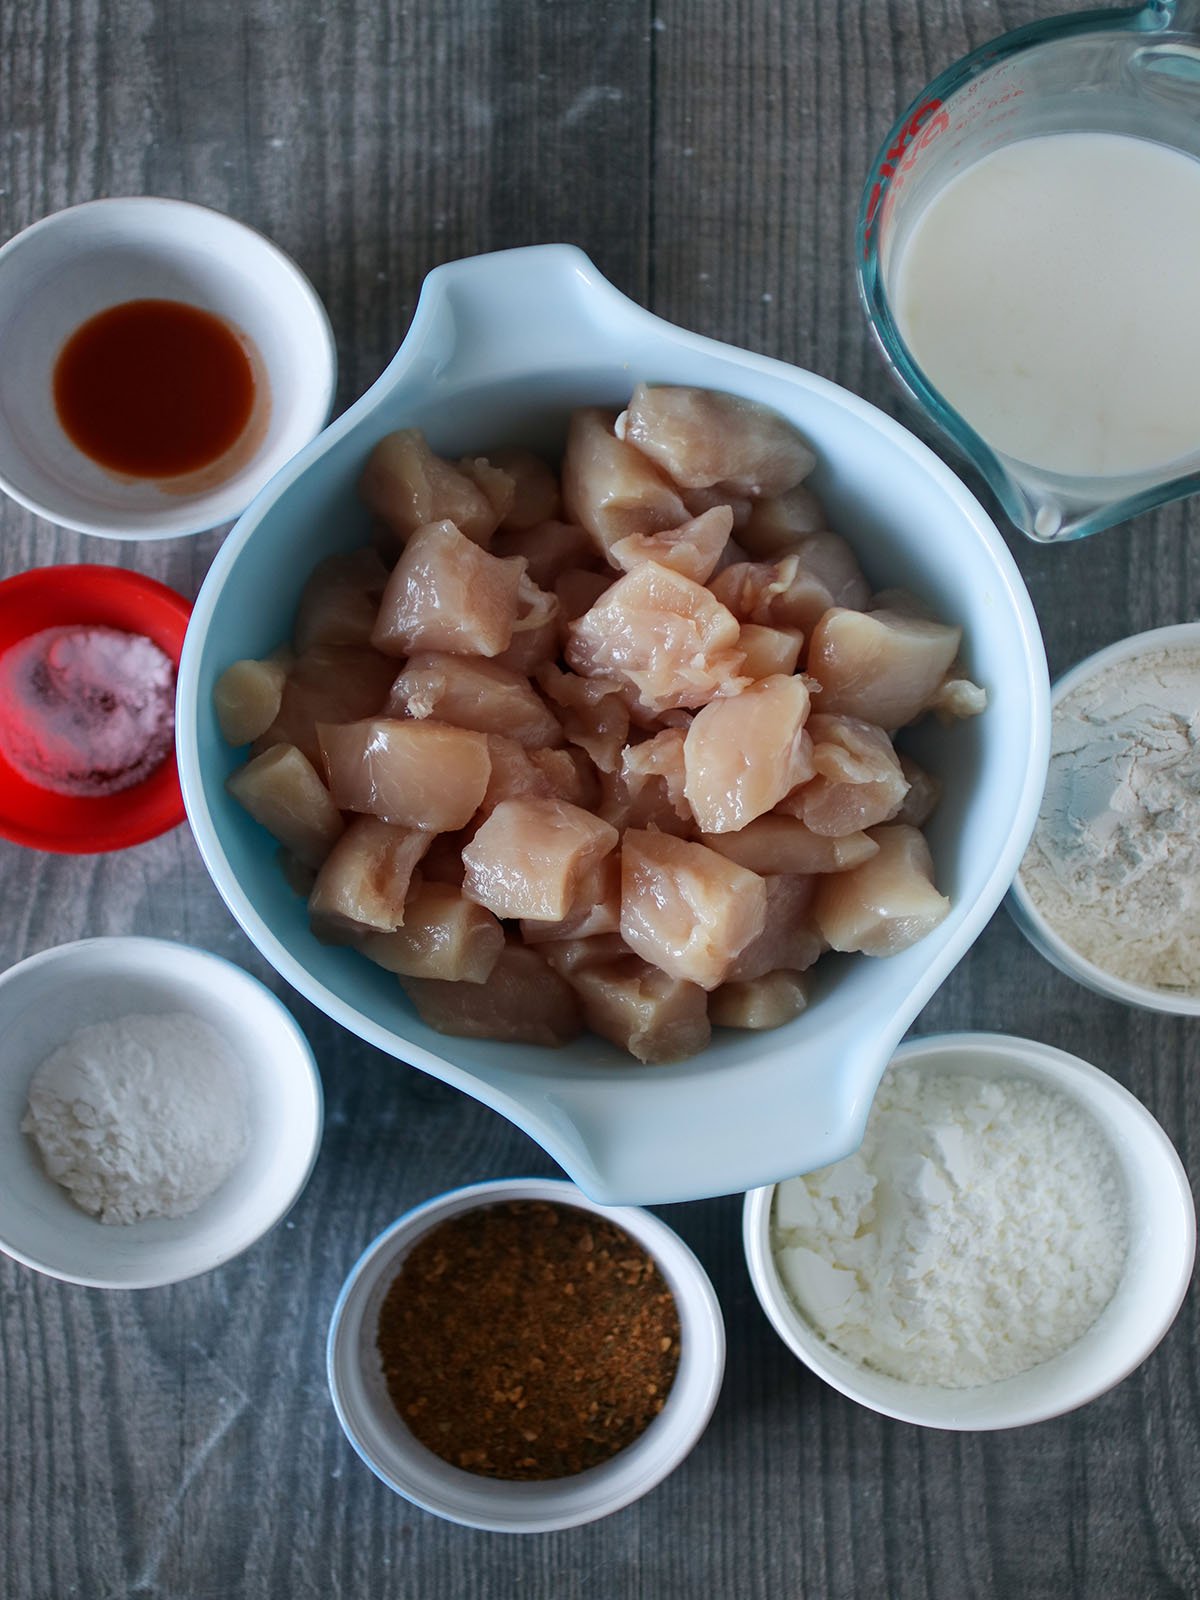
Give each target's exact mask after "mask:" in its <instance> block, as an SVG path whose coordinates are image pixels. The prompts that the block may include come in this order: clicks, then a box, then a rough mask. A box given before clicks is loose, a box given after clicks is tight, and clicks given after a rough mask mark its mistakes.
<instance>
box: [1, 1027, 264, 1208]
mask: <svg viewBox="0 0 1200 1600" xmlns="http://www.w3.org/2000/svg"><path fill="white" fill-rule="evenodd" d="M21 1130H22V1132H24V1133H28V1134H31V1135H32V1137H33V1139H34V1142H35V1143H36V1144H37V1147H38V1150H39V1151H40V1153H41V1157H42V1161H43V1163H44V1165H45V1168H46V1171H47V1172H48V1173H49V1174H50V1176H51V1177H52V1178H53V1179H54V1180H55V1182H56V1183H60V1184H62V1186H63V1188H64V1189H66V1190H67V1191H68V1193H69V1194H70V1196H71V1198H72V1199H73V1200H74V1201H75V1202H76V1204H77V1205H79V1206H81V1207H82V1209H83V1210H84V1211H89V1212H91V1213H93V1214H94V1215H95V1216H98V1217H99V1219H100V1221H101V1222H140V1221H142V1220H144V1219H145V1218H149V1217H184V1216H187V1215H188V1213H189V1212H192V1211H194V1210H195V1209H196V1207H197V1206H199V1205H200V1204H201V1203H202V1202H203V1201H205V1200H207V1199H208V1197H209V1195H211V1194H212V1193H214V1191H215V1190H216V1189H217V1188H219V1187H220V1185H221V1184H222V1183H223V1182H224V1181H225V1179H226V1178H227V1177H228V1176H229V1174H230V1173H231V1172H232V1171H233V1168H234V1167H235V1166H236V1164H237V1162H238V1161H239V1160H240V1159H241V1157H242V1155H243V1154H244V1153H245V1149H246V1145H247V1142H248V1133H247V1124H246V1103H245V1075H244V1069H243V1067H242V1064H241V1062H240V1061H239V1060H238V1059H237V1057H236V1056H235V1055H234V1054H233V1052H232V1051H231V1050H230V1048H229V1046H228V1045H227V1044H226V1042H225V1040H224V1039H223V1038H222V1037H221V1035H220V1034H219V1033H218V1032H217V1031H216V1029H215V1028H212V1027H210V1026H209V1025H208V1023H206V1022H202V1021H200V1019H199V1018H198V1017H194V1016H191V1015H190V1014H188V1013H186V1012H175V1013H170V1014H168V1015H165V1016H141V1015H131V1016H126V1017H120V1018H118V1019H117V1020H116V1021H114V1022H97V1023H94V1024H92V1025H91V1026H89V1027H86V1028H80V1029H79V1031H78V1032H77V1033H75V1034H72V1036H71V1037H70V1038H69V1039H68V1040H67V1042H66V1043H65V1044H64V1045H61V1046H60V1047H59V1048H58V1049H57V1050H55V1051H54V1053H53V1055H50V1056H47V1058H46V1060H45V1061H43V1062H42V1064H41V1066H39V1067H38V1069H37V1071H36V1072H35V1073H34V1075H33V1080H32V1082H31V1083H30V1086H29V1110H28V1112H27V1114H26V1116H25V1119H24V1121H23V1122H22V1123H21Z"/></svg>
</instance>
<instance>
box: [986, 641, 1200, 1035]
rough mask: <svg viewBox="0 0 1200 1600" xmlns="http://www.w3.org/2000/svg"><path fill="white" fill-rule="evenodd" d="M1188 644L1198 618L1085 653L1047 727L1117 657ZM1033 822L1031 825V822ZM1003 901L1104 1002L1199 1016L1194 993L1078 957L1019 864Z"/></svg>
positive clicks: (1054, 703) (1062, 967)
mask: <svg viewBox="0 0 1200 1600" xmlns="http://www.w3.org/2000/svg"><path fill="white" fill-rule="evenodd" d="M1188 644H1190V645H1193V646H1195V647H1197V648H1200V622H1177V623H1172V624H1171V625H1170V626H1168V627H1165V628H1151V629H1150V630H1149V631H1148V632H1146V633H1131V634H1129V635H1128V636H1127V637H1126V638H1124V639H1117V640H1116V641H1115V642H1114V643H1112V644H1110V645H1105V647H1104V648H1103V649H1102V650H1097V651H1095V652H1094V653H1093V654H1092V655H1090V656H1085V657H1084V659H1083V660H1082V661H1080V662H1078V663H1077V664H1076V665H1075V666H1073V667H1071V668H1070V670H1069V671H1067V672H1064V673H1063V674H1062V676H1061V677H1060V678H1056V679H1055V680H1054V683H1053V685H1052V686H1051V690H1050V721H1051V727H1052V728H1053V722H1054V712H1055V710H1056V709H1057V707H1058V706H1059V705H1060V704H1061V703H1062V702H1063V700H1065V699H1066V698H1067V696H1068V695H1070V694H1073V693H1074V691H1075V690H1076V689H1078V688H1079V687H1080V685H1081V684H1084V683H1086V682H1087V681H1088V679H1089V678H1092V677H1095V676H1096V674H1097V673H1100V672H1103V671H1104V670H1105V669H1106V668H1107V667H1111V666H1115V665H1117V663H1119V662H1121V661H1131V660H1133V659H1134V658H1135V657H1136V656H1142V655H1152V654H1154V653H1155V652H1157V651H1159V650H1170V649H1173V648H1175V647H1177V646H1179V645H1188ZM1052 736H1053V735H1052ZM1034 826H1035V828H1036V826H1037V824H1036V823H1035V824H1034ZM1027 848H1028V847H1027ZM1023 859H1024V858H1022V860H1023ZM1004 904H1005V907H1006V909H1007V911H1008V914H1009V916H1011V918H1012V920H1013V921H1014V922H1015V923H1016V925H1017V927H1018V928H1020V930H1021V932H1022V933H1023V934H1024V935H1025V937H1026V938H1027V939H1028V940H1029V942H1030V944H1031V945H1032V946H1033V947H1034V949H1035V950H1036V951H1037V952H1038V954H1039V955H1041V956H1044V957H1045V959H1046V960H1047V961H1049V962H1050V964H1051V965H1052V966H1054V967H1057V968H1058V970H1059V971H1060V972H1062V973H1065V974H1066V976H1067V977H1068V978H1074V979H1075V981H1076V983H1081V984H1083V985H1084V987H1085V988H1087V989H1091V990H1092V991H1093V993H1095V994H1102V995H1104V997H1105V998H1106V999H1108V1000H1119V1001H1122V1002H1123V1003H1124V1004H1125V1005H1129V1006H1139V1007H1141V1008H1142V1009H1143V1010H1145V1011H1163V1012H1167V1013H1168V1014H1169V1015H1172V1016H1177V1017H1200V994H1194V995H1188V994H1171V993H1170V992H1168V991H1167V990H1164V989H1152V988H1150V987H1149V986H1148V985H1146V984H1144V983H1133V982H1131V981H1130V980H1129V979H1128V978H1120V977H1118V976H1117V975H1116V973H1113V972H1108V971H1106V970H1105V968H1104V967H1100V966H1097V965H1096V963H1095V962H1094V961H1089V960H1088V958H1087V956H1084V955H1081V954H1080V953H1079V951H1078V950H1076V949H1075V948H1074V946H1072V945H1071V944H1069V943H1068V942H1067V940H1066V939H1065V938H1064V937H1063V936H1062V934H1061V933H1059V932H1058V931H1057V930H1056V929H1055V928H1053V927H1052V926H1051V924H1050V923H1049V922H1048V921H1047V920H1046V918H1045V916H1044V915H1043V914H1042V912H1041V911H1039V910H1038V908H1037V906H1036V905H1034V903H1033V900H1032V898H1031V897H1030V894H1029V890H1028V889H1027V888H1026V887H1025V885H1024V883H1023V882H1022V881H1021V868H1020V866H1018V868H1017V873H1016V876H1015V877H1014V878H1013V881H1012V885H1011V887H1010V888H1009V892H1008V894H1007V896H1006V897H1005V901H1004Z"/></svg>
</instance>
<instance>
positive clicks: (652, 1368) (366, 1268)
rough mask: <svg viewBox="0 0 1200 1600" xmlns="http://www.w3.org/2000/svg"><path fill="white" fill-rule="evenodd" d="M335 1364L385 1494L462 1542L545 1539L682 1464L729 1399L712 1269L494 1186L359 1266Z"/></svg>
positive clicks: (632, 1217) (413, 1215)
mask: <svg viewBox="0 0 1200 1600" xmlns="http://www.w3.org/2000/svg"><path fill="white" fill-rule="evenodd" d="M443 1287H444V1288H445V1289H446V1290H447V1291H448V1292H447V1293H446V1294H443V1293H442V1289H443ZM566 1305H570V1307H571V1312H570V1314H569V1315H566V1314H565V1313H564V1312H563V1310H562V1308H563V1307H564V1306H566ZM602 1305H603V1306H604V1308H605V1309H604V1313H603V1316H601V1314H600V1307H601V1306H602ZM576 1308H577V1309H576ZM539 1313H544V1315H541V1316H540V1315H539ZM614 1330H618V1331H617V1335H616V1337H609V1338H608V1340H607V1348H606V1337H605V1336H606V1334H608V1335H610V1336H611V1335H613V1333H614ZM327 1363H328V1375H329V1388H330V1393H331V1395H332V1397H333V1404H334V1409H335V1410H336V1411H337V1415H338V1420H339V1421H340V1423H341V1424H342V1427H343V1429H344V1430H345V1433H346V1436H347V1438H348V1439H349V1440H350V1443H351V1444H352V1445H353V1446H354V1449H355V1450H356V1451H357V1452H358V1454H359V1456H360V1457H361V1458H362V1460H363V1461H364V1462H365V1463H366V1465H367V1466H368V1467H370V1469H371V1471H372V1472H373V1473H374V1474H375V1475H376V1477H378V1478H379V1479H380V1480H381V1481H382V1482H384V1483H386V1484H387V1486H388V1487H389V1488H390V1489H393V1490H395V1492H396V1493H397V1494H400V1495H403V1496H404V1498H405V1499H406V1500H410V1501H411V1502H412V1503H413V1504H414V1505H417V1506H420V1507H421V1508H422V1509H423V1510H425V1511H431V1512H433V1513H434V1515H435V1516H439V1517H444V1518H446V1520H447V1521H449V1522H457V1523H461V1524H462V1525H464V1526H466V1527H471V1528H483V1529H487V1530H489V1531H492V1532H497V1533H549V1532H552V1531H554V1530H556V1529H561V1528H572V1527H577V1526H579V1525H580V1524H582V1523H586V1522H594V1521H595V1520H597V1519H598V1518H600V1517H605V1516H608V1515H609V1514H610V1513H612V1512H614V1511H619V1510H621V1509H622V1508H623V1507H624V1506H627V1505H629V1504H631V1503H632V1502H633V1501H634V1500H637V1499H640V1497H641V1496H642V1495H644V1494H647V1493H648V1492H649V1491H650V1490H651V1489H653V1488H654V1487H655V1485H656V1484H658V1483H660V1482H661V1481H662V1479H663V1478H665V1477H666V1476H667V1475H668V1474H669V1473H670V1472H673V1471H674V1469H675V1468H676V1467H677V1466H678V1465H679V1464H680V1462H681V1461H683V1459H684V1457H685V1456H686V1455H687V1454H688V1453H689V1451H690V1450H691V1449H692V1447H693V1445H695V1443H696V1441H697V1440H698V1439H699V1438H700V1435H701V1434H702V1433H703V1432H704V1429H705V1427H706V1426H707V1424H708V1420H709V1418H710V1416H711V1415H712V1411H713V1407H714V1406H715V1404H716V1401H717V1395H718V1393H719V1392H720V1388H721V1379H722V1376H723V1374H724V1369H725V1326H724V1322H723V1320H722V1317H721V1308H720V1305H719V1303H718V1301H717V1297H716V1293H715V1291H714V1290H713V1287H712V1284H711V1283H710V1282H709V1279H708V1276H707V1274H706V1273H705V1271H704V1268H703V1267H702V1266H701V1265H700V1263H699V1261H697V1259H696V1257H695V1256H694V1255H693V1254H692V1252H691V1250H689V1249H688V1247H687V1245H685V1244H684V1243H683V1241H682V1240H681V1239H680V1238H679V1237H678V1235H677V1234H675V1233H674V1232H672V1230H671V1229H670V1228H668V1227H667V1225H666V1224H665V1223H664V1222H661V1221H659V1219H658V1218H657V1217H655V1216H653V1215H652V1214H651V1213H650V1212H648V1211H643V1210H639V1209H636V1208H634V1207H629V1206H620V1207H611V1206H600V1205H596V1204H595V1203H593V1202H592V1201H590V1200H588V1199H587V1197H586V1196H585V1195H584V1194H582V1193H581V1191H580V1190H579V1189H577V1188H576V1187H575V1186H574V1184H571V1183H567V1182H564V1181H562V1180H559V1179H549V1178H502V1179H498V1180H495V1181H492V1182H486V1183H477V1184H472V1185H470V1186H468V1187H467V1188H464V1189H456V1190H452V1191H451V1192H450V1193H448V1194H443V1195H438V1196H437V1197H436V1198H435V1199H432V1200H428V1201H426V1202H425V1203H424V1204H423V1205H420V1206H417V1207H416V1208H415V1209H414V1210H412V1211H410V1212H408V1213H407V1214H406V1215H405V1216H403V1217H401V1218H400V1219H399V1221H397V1222H394V1223H393V1224H392V1226H391V1227H390V1228H388V1229H386V1230H385V1231H384V1232H383V1233H382V1234H380V1236H379V1237H378V1238H377V1239H376V1240H375V1241H374V1243H372V1244H371V1245H370V1246H368V1248H367V1250H366V1252H365V1253H364V1255H363V1256H362V1257H361V1259H360V1260H359V1261H358V1263H357V1264H356V1265H355V1267H354V1268H353V1269H352V1271H351V1272H350V1275H349V1277H348V1278H347V1279H346V1282H345V1285H344V1286H343V1288H342V1292H341V1294H340V1296H339V1297H338V1302H337V1305H336V1306H335V1308H334V1313H333V1319H332V1322H331V1324H330V1329H329V1341H328V1349H327ZM672 1372H673V1376H672ZM664 1392H665V1395H664ZM400 1406H403V1407H404V1409H405V1413H406V1416H402V1415H401V1410H400V1409H399V1407H400ZM406 1417H407V1420H406ZM422 1436H424V1438H425V1439H428V1440H431V1441H433V1442H435V1443H437V1446H438V1448H437V1450H436V1451H435V1450H434V1449H433V1448H431V1447H430V1444H428V1443H425V1442H423V1438H422ZM616 1439H619V1440H621V1441H623V1442H621V1443H620V1444H619V1445H617V1446H616V1447H614V1443H613V1441H614V1440H616ZM625 1441H627V1442H625ZM448 1458H454V1459H448ZM456 1461H469V1462H471V1463H473V1464H474V1465H473V1468H472V1469H470V1470H469V1469H467V1468H464V1467H463V1466H460V1465H457V1464H455V1463H456Z"/></svg>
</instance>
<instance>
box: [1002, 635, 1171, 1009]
mask: <svg viewBox="0 0 1200 1600" xmlns="http://www.w3.org/2000/svg"><path fill="white" fill-rule="evenodd" d="M1021 882H1022V883H1023V884H1024V886H1025V888H1026V890H1027V891H1028V893H1029V897H1030V899H1031V900H1032V901H1033V904H1034V905H1035V906H1036V907H1037V909H1038V910H1039V911H1040V912H1041V913H1042V915H1043V916H1044V917H1045V919H1046V921H1047V922H1048V923H1049V924H1050V926H1051V927H1052V928H1053V929H1054V930H1055V932H1056V933H1058V934H1059V935H1060V936H1061V937H1062V938H1063V939H1065V940H1066V942H1067V943H1068V944H1069V945H1070V946H1071V947H1072V949H1074V950H1077V951H1078V952H1079V954H1080V955H1082V956H1084V957H1086V958H1087V959H1088V960H1089V961H1092V962H1094V963H1095V964H1096V966H1098V967H1102V968H1103V969H1104V970H1105V971H1106V972H1111V973H1113V974H1114V975H1115V976H1116V977H1119V978H1124V979H1125V980H1127V981H1128V982H1131V983H1140V984H1145V985H1147V986H1148V987H1150V988H1158V989H1165V990H1172V991H1182V992H1183V993H1186V994H1196V993H1200V650H1197V649H1194V648H1183V647H1180V648H1176V649H1167V650H1159V651H1155V652H1153V653H1152V654H1149V655H1146V656H1142V657H1139V658H1136V659H1135V660H1133V661H1126V662H1119V663H1117V664H1115V665H1114V666H1111V667H1107V668H1106V669H1105V670H1104V671H1103V672H1101V673H1098V674H1097V675H1096V676H1095V677H1094V678H1091V679H1089V680H1088V681H1087V682H1086V683H1083V684H1081V685H1080V686H1079V688H1077V689H1076V690H1074V692H1073V693H1071V694H1069V695H1068V696H1067V697H1066V699H1064V700H1063V702H1062V703H1061V705H1059V706H1058V707H1057V709H1056V710H1055V713H1054V722H1053V729H1052V735H1051V755H1050V775H1049V778H1048V780H1047V783H1046V792H1045V795H1044V797H1043V800H1042V807H1041V815H1040V816H1039V818H1038V824H1037V828H1036V829H1035V831H1034V835H1033V840H1032V842H1031V843H1030V846H1029V849H1028V851H1027V852H1026V855H1025V859H1024V861H1023V862H1022V863H1021Z"/></svg>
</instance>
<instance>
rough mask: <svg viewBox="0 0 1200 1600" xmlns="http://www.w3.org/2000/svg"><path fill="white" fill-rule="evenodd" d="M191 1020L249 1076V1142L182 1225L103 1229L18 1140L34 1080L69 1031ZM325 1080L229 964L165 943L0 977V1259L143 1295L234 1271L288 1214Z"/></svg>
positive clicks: (259, 992)
mask: <svg viewBox="0 0 1200 1600" xmlns="http://www.w3.org/2000/svg"><path fill="white" fill-rule="evenodd" d="M139 1011H140V1012H147V1013H161V1012H169V1011H189V1012H191V1013H193V1015H195V1016H197V1017H199V1018H200V1019H201V1021H203V1022H207V1023H208V1024H209V1026H210V1027H213V1028H215V1029H216V1030H217V1031H218V1032H219V1033H220V1034H222V1035H223V1036H224V1038H225V1039H226V1040H227V1042H228V1044H229V1046H230V1049H231V1050H232V1051H233V1053H234V1054H235V1055H236V1056H237V1057H238V1058H239V1060H240V1061H241V1062H242V1064H243V1067H244V1068H245V1078H246V1095H247V1119H248V1122H249V1129H250V1139H249V1145H248V1148H247V1151H246V1154H245V1155H244V1157H243V1158H242V1160H241V1161H240V1162H239V1164H238V1166H237V1167H236V1168H235V1169H234V1170H233V1172H231V1173H230V1175H229V1177H228V1178H227V1179H226V1180H225V1182H224V1183H223V1184H222V1185H221V1187H220V1188H219V1189H218V1190H217V1191H216V1192H215V1193H214V1194H212V1195H211V1196H210V1197H209V1198H208V1199H207V1200H206V1201H205V1202H204V1203H203V1204H202V1205H201V1206H200V1207H199V1208H198V1209H197V1210H196V1211H194V1212H192V1214H191V1215H190V1216H187V1217H178V1218H169V1219H167V1218H164V1219H161V1220H155V1221H146V1222H137V1223H130V1224H128V1225H120V1224H107V1223H102V1222H98V1221H97V1220H96V1218H95V1217H92V1216H89V1215H88V1214H87V1213H86V1212H84V1211H82V1210H80V1209H79V1207H78V1206H76V1204H75V1203H74V1201H73V1200H71V1199H70V1198H69V1196H68V1195H67V1192H66V1190H65V1189H62V1188H60V1187H59V1185H58V1184H57V1183H55V1182H54V1180H53V1179H52V1178H49V1177H48V1176H47V1175H46V1172H45V1169H44V1168H43V1166H42V1163H41V1159H40V1157H39V1155H38V1152H37V1148H36V1146H35V1145H34V1143H33V1141H32V1139H30V1138H29V1137H27V1136H26V1135H25V1134H23V1133H22V1132H21V1119H22V1117H23V1116H24V1115H25V1110H26V1101H27V1096H28V1091H29V1080H30V1079H31V1077H32V1076H33V1073H34V1071H35V1070H36V1068H37V1067H38V1066H39V1065H40V1063H41V1062H42V1061H44V1060H45V1058H46V1057H47V1056H48V1055H50V1054H51V1052H52V1051H54V1050H56V1049H57V1048H58V1046H59V1045H60V1044H63V1043H64V1042H65V1041H66V1040H67V1039H68V1038H69V1037H70V1036H71V1034H73V1033H74V1032H75V1031H76V1030H77V1029H79V1028H82V1027H85V1026H86V1025H88V1024H89V1023H93V1022H108V1021H112V1020H114V1019H115V1018H117V1017H120V1016H125V1015H128V1014H130V1013H132V1012H139ZM321 1122H322V1095H321V1080H320V1077H319V1076H318V1073H317V1068H316V1063H315V1061H314V1060H313V1055H312V1051H311V1050H310V1049H309V1046H308V1041H307V1040H306V1039H305V1037H304V1035H303V1033H301V1031H300V1029H299V1027H298V1026H297V1025H296V1023H295V1022H294V1020H293V1019H292V1016H291V1014H290V1012H288V1011H287V1010H286V1008H285V1007H284V1006H283V1005H282V1004H281V1003H280V1002H279V1001H278V1000H277V999H276V998H275V996H274V995H273V994H272V993H271V991H270V990H269V989H266V988H264V987H263V985H262V984H261V983H259V981H258V980H257V978H252V977H251V976H250V974H249V973H247V972H243V970H242V969H241V968H240V967H235V966H234V965H233V964H232V963H231V962H228V961H223V960H222V959H221V958H220V957H219V956H214V955H209V954H208V953H207V952H205V951H203V950H194V949H192V948H191V947H190V946H188V945H181V944H174V943H172V942H171V941H170V940H167V939H140V938H104V939H83V940H80V941H79V942H78V943H76V944H65V945H58V946H56V947H55V948H54V949H51V950H43V951H42V952H41V953H40V954H39V955H35V956H30V957H28V959H27V960H25V961H21V962H18V963H17V965H16V966H15V967H10V968H9V969H8V971H7V972H5V973H3V974H0V1171H2V1172H3V1173H4V1183H3V1188H2V1191H0V1250H4V1251H5V1252H6V1253H7V1254H8V1255H10V1256H13V1257H15V1258H16V1260H18V1261H20V1262H23V1263H24V1264H25V1265H26V1266H28V1267H34V1268H36V1270H37V1271H38V1272H44V1273H46V1274H48V1275H49V1276H50V1277H52V1278H62V1279H64V1280H65V1281H66V1282H68V1283H82V1284H89V1285H91V1286H93V1287H95V1288H100V1289H148V1288H153V1287H155V1286H157V1285H159V1284H164V1283H177V1282H179V1281H180V1280H181V1279H183V1278H191V1277H195V1276H196V1274H197V1273H201V1272H208V1271H210V1270H211V1269H212V1268H213V1267H219V1266H221V1265H222V1264H223V1263H224V1262H226V1261H229V1260H231V1259H232V1258H233V1257H234V1256H236V1255H238V1254H240V1253H241V1251H243V1250H245V1249H246V1248H247V1247H248V1246H250V1245H252V1244H253V1243H254V1242H255V1241H256V1240H257V1239H260V1238H261V1237H262V1236H263V1234H265V1233H267V1232H268V1231H269V1230H270V1229H271V1228H273V1227H274V1226H275V1224H276V1223H277V1222H278V1221H279V1220H280V1219H281V1218H282V1217H283V1216H284V1215H285V1214H286V1213H287V1211H288V1210H289V1209H290V1207H291V1205H292V1203H293V1202H294V1201H295V1200H296V1198H297V1197H298V1195H299V1194H300V1192H301V1190H302V1189H303V1188H304V1185H305V1184H306V1183H307V1182H308V1177H309V1174H310V1173H311V1171H312V1167H313V1163H314V1161H315V1160H316V1157H317V1149H318V1146H319V1145H320V1141H321Z"/></svg>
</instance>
